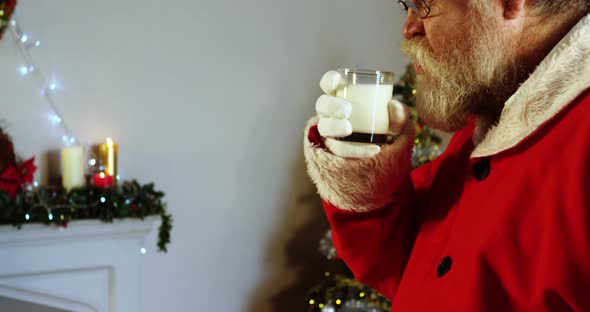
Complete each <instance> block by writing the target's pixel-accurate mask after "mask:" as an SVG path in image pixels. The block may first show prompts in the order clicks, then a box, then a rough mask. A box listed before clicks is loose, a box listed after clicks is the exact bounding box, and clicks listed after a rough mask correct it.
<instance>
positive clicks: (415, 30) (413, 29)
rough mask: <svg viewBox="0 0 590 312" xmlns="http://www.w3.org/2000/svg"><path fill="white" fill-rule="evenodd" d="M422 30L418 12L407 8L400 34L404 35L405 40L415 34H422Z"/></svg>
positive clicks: (422, 26)
mask: <svg viewBox="0 0 590 312" xmlns="http://www.w3.org/2000/svg"><path fill="white" fill-rule="evenodd" d="M424 32H425V31H424V23H423V21H422V18H420V16H418V13H416V12H414V10H408V15H407V16H406V22H405V23H404V27H403V28H402V36H404V38H405V39H406V40H410V39H412V38H414V37H415V36H417V35H424Z"/></svg>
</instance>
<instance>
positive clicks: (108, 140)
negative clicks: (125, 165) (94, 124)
mask: <svg viewBox="0 0 590 312" xmlns="http://www.w3.org/2000/svg"><path fill="white" fill-rule="evenodd" d="M107 146H108V147H113V139H111V138H107Z"/></svg>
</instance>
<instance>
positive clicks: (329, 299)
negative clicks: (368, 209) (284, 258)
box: [307, 64, 442, 312]
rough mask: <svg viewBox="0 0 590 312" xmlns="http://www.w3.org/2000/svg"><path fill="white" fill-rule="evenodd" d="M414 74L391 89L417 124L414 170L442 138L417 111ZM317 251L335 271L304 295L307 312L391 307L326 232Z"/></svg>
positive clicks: (372, 311) (369, 311) (370, 311)
mask: <svg viewBox="0 0 590 312" xmlns="http://www.w3.org/2000/svg"><path fill="white" fill-rule="evenodd" d="M415 81H416V75H415V73H414V67H413V66H412V64H410V65H408V66H407V68H406V72H405V73H404V75H403V76H402V77H401V79H400V80H399V82H398V83H397V84H396V85H395V86H394V90H393V96H394V98H395V99H397V100H399V101H400V102H402V103H404V104H406V105H407V106H408V108H409V110H410V112H411V120H412V121H413V122H414V123H415V125H416V141H415V144H414V152H413V155H412V165H413V167H414V168H415V167H418V166H420V165H423V164H425V163H428V162H430V161H432V160H433V159H435V158H436V157H437V156H438V155H440V153H441V149H440V146H439V144H441V141H442V140H441V138H440V137H439V136H438V135H437V134H436V133H435V132H434V131H433V130H432V129H430V128H428V127H427V126H426V125H424V123H423V122H422V120H421V119H420V118H419V116H418V113H417V112H416V109H415V105H416V89H415V88H414V86H415ZM319 250H320V252H321V253H322V254H323V255H324V256H325V257H326V258H327V259H328V260H329V261H337V262H338V267H339V268H338V269H337V271H335V272H325V273H324V277H323V280H322V281H321V282H320V283H318V284H317V285H316V286H315V287H313V288H312V289H310V291H309V292H308V296H307V301H308V303H309V310H308V311H309V312H320V311H321V312H365V311H366V312H385V311H389V310H390V308H391V304H390V302H389V301H387V299H385V298H384V297H383V296H381V294H379V293H378V292H377V291H375V290H374V289H371V288H370V287H368V286H366V285H364V284H362V283H361V282H359V281H358V280H356V279H355V278H354V276H353V274H352V272H350V270H349V269H348V267H346V265H345V264H344V262H342V261H341V260H339V259H338V255H337V254H336V250H335V249H334V245H333V244H332V232H331V230H329V231H328V232H327V233H326V234H325V236H324V237H323V238H322V239H321V240H320V246H319Z"/></svg>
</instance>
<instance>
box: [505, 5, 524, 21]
mask: <svg viewBox="0 0 590 312" xmlns="http://www.w3.org/2000/svg"><path fill="white" fill-rule="evenodd" d="M502 1H503V2H504V18H505V19H509V20H511V19H515V18H517V17H519V16H522V15H524V9H525V4H526V2H527V0H502Z"/></svg>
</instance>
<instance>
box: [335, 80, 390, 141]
mask: <svg viewBox="0 0 590 312" xmlns="http://www.w3.org/2000/svg"><path fill="white" fill-rule="evenodd" d="M338 72H339V73H340V75H342V77H343V78H344V79H343V80H342V82H341V83H340V86H339V87H338V89H337V90H336V96H338V97H341V98H344V99H346V100H347V101H349V102H350V103H352V113H351V115H350V118H349V121H350V123H351V124H352V134H351V135H349V136H346V137H343V138H340V140H341V141H350V142H361V143H373V144H383V143H386V142H387V135H388V131H389V112H388V105H389V101H390V100H391V98H392V96H393V84H394V81H393V78H394V74H393V73H392V72H385V71H378V70H358V69H339V70H338Z"/></svg>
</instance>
